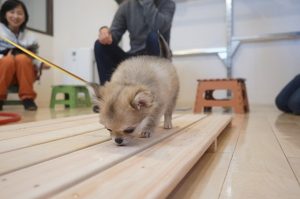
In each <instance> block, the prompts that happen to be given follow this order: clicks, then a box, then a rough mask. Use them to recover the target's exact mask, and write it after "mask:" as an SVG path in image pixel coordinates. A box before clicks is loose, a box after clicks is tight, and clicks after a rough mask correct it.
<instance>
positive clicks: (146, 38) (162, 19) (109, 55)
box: [94, 0, 175, 85]
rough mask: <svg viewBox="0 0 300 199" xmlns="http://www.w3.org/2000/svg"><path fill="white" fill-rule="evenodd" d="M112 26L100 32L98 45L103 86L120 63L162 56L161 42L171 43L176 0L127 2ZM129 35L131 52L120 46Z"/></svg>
mask: <svg viewBox="0 0 300 199" xmlns="http://www.w3.org/2000/svg"><path fill="white" fill-rule="evenodd" d="M118 3H120V6H119V8H118V10H117V12H116V14H115V16H114V19H113V22H112V24H111V26H110V28H109V27H107V26H103V27H101V28H100V29H99V38H98V39H97V40H96V42H95V45H94V53H95V59H96V63H97V68H98V75H99V79H100V84H101V85H104V84H105V82H106V81H109V80H110V78H111V75H112V73H113V72H114V70H115V69H116V67H117V66H118V64H119V63H120V62H121V61H123V60H125V59H127V58H129V57H132V56H137V55H153V56H162V52H161V51H162V49H161V46H160V39H161V38H163V41H165V43H166V44H169V43H170V32H171V25H172V20H173V16H174V12H175V3H174V1H172V0H123V1H118ZM126 31H128V32H129V38H130V50H129V51H128V52H125V51H124V50H123V49H121V48H120V47H119V46H118V44H119V42H120V40H121V38H122V36H123V35H124V33H125V32H126Z"/></svg>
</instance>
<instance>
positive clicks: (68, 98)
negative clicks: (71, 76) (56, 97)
mask: <svg viewBox="0 0 300 199" xmlns="http://www.w3.org/2000/svg"><path fill="white" fill-rule="evenodd" d="M64 95H65V101H69V100H70V96H69V93H65V94H64ZM65 108H70V105H69V104H65Z"/></svg>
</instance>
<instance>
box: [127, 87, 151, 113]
mask: <svg viewBox="0 0 300 199" xmlns="http://www.w3.org/2000/svg"><path fill="white" fill-rule="evenodd" d="M153 100H154V96H153V94H152V93H151V92H150V91H139V92H137V93H136V95H135V97H134V99H133V101H132V106H133V108H135V109H137V110H141V109H142V108H148V107H151V106H152V103H153Z"/></svg>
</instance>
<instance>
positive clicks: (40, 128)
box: [0, 115, 99, 140]
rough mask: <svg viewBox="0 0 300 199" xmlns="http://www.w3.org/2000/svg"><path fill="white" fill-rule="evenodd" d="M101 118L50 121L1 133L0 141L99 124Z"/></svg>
mask: <svg viewBox="0 0 300 199" xmlns="http://www.w3.org/2000/svg"><path fill="white" fill-rule="evenodd" d="M98 121H99V116H96V115H95V116H94V117H90V118H78V119H76V120H70V121H56V120H53V121H51V122H50V121H49V122H50V123H44V124H43V125H35V124H32V125H33V126H31V127H30V126H27V127H25V128H17V129H10V130H6V131H4V132H1V133H0V140H6V139H11V138H16V137H21V136H28V135H32V134H36V133H45V132H47V131H53V130H59V129H64V128H68V127H70V126H72V127H75V126H81V125H84V124H91V123H99V122H98Z"/></svg>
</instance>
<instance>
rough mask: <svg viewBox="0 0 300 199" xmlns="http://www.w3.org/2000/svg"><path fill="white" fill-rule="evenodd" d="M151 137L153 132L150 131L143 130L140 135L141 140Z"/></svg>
mask: <svg viewBox="0 0 300 199" xmlns="http://www.w3.org/2000/svg"><path fill="white" fill-rule="evenodd" d="M150 136H151V131H150V130H143V131H142V132H141V134H140V137H141V138H149V137H150Z"/></svg>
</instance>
